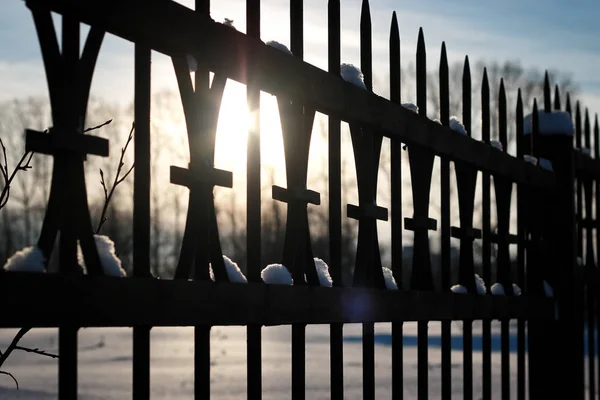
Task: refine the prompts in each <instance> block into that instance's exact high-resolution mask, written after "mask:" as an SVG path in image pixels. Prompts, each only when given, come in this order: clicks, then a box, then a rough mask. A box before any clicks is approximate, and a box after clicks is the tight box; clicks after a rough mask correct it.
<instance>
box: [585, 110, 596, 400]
mask: <svg viewBox="0 0 600 400" xmlns="http://www.w3.org/2000/svg"><path fill="white" fill-rule="evenodd" d="M583 131H584V136H585V146H586V148H588V149H590V150H591V149H592V137H591V136H592V130H591V125H590V114H589V110H588V109H587V108H586V109H585V119H584V127H583ZM590 156H591V153H590ZM584 186H585V187H584V191H585V218H586V220H587V221H588V222H589V223H590V224H591V223H592V221H593V215H592V207H593V206H592V199H593V189H594V186H593V181H592V180H591V179H589V178H586V180H585V181H584ZM585 255H586V257H585V268H586V270H589V271H594V270H595V268H596V265H595V264H596V262H595V259H594V258H595V257H594V244H593V228H592V226H591V225H587V226H586V251H585ZM594 291H595V288H594V285H593V284H592V282H591V281H590V280H589V279H587V280H586V292H587V301H586V305H587V319H588V320H587V335H588V337H587V340H588V351H587V359H588V372H589V375H588V376H589V378H588V392H589V395H590V400H593V399H595V397H596V382H595V380H596V379H595V378H596V372H595V358H594V353H595V340H594V330H595V321H594V320H595V318H594V315H595V311H594Z"/></svg>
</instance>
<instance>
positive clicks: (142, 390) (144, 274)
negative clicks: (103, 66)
mask: <svg viewBox="0 0 600 400" xmlns="http://www.w3.org/2000/svg"><path fill="white" fill-rule="evenodd" d="M150 62H151V51H150V48H148V47H147V46H144V45H143V44H140V43H136V44H135V100H134V101H135V105H134V108H135V110H134V113H135V116H134V120H135V136H134V137H133V140H134V161H135V169H134V171H133V275H134V277H139V278H148V277H150V276H151V273H150V218H151V216H150V179H151V177H150V99H151V97H150V88H151V64H150ZM149 397H150V327H149V326H134V327H133V398H134V399H137V400H141V399H148V398H149Z"/></svg>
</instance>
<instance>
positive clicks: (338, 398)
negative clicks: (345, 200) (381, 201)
mask: <svg viewBox="0 0 600 400" xmlns="http://www.w3.org/2000/svg"><path fill="white" fill-rule="evenodd" d="M327 18H328V24H327V29H328V62H329V73H331V74H334V75H336V76H339V75H340V52H341V37H340V35H341V33H340V32H341V15H340V0H329V5H328V13H327ZM340 122H341V121H340V119H339V118H337V117H333V116H329V146H328V147H329V270H330V273H331V277H332V278H333V285H334V286H336V287H341V286H343V280H342V279H343V278H342V171H341V151H342V150H341V129H340V128H341V127H340ZM343 333H344V326H343V325H342V324H331V326H330V329H329V341H330V378H331V379H330V381H331V399H332V400H342V399H343V398H344V342H343Z"/></svg>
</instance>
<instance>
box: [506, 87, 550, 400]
mask: <svg viewBox="0 0 600 400" xmlns="http://www.w3.org/2000/svg"><path fill="white" fill-rule="evenodd" d="M545 92H546V91H544V93H545ZM506 128H507V123H506V91H505V89H504V79H500V90H499V93H498V132H499V137H500V143H502V148H503V149H504V151H506V150H507V146H508V132H507V129H506ZM495 184H498V183H497V182H496V183H495ZM496 201H499V200H498V199H497V200H496ZM498 268H510V262H509V265H506V266H500V265H498ZM509 274H510V272H509ZM504 291H505V292H508V291H512V288H510V287H505V288H504ZM509 323H510V320H508V319H503V320H501V321H500V347H501V356H500V363H501V364H500V365H501V371H502V399H505V400H507V399H509V398H510V336H509V334H510V332H509Z"/></svg>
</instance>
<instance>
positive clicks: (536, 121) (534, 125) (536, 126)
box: [529, 98, 540, 156]
mask: <svg viewBox="0 0 600 400" xmlns="http://www.w3.org/2000/svg"><path fill="white" fill-rule="evenodd" d="M539 131H540V116H539V113H538V105H537V99H536V98H534V99H533V112H532V118H531V135H530V136H531V138H530V146H531V147H530V150H529V154H531V155H532V156H535V152H534V151H533V149H534V147H533V146H534V143H535V141H536V139H537V135H538V134H539V133H540V132H539Z"/></svg>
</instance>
